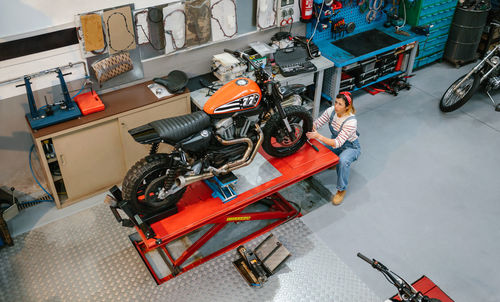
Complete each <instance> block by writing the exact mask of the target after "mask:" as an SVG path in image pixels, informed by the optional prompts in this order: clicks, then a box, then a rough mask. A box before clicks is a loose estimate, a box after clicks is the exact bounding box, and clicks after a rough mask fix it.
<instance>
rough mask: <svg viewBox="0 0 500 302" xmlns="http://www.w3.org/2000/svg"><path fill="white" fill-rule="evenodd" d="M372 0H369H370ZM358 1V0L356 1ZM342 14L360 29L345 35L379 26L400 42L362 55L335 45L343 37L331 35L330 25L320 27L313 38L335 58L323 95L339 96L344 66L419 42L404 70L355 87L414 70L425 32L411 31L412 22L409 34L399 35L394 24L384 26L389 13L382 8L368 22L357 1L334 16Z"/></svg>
mask: <svg viewBox="0 0 500 302" xmlns="http://www.w3.org/2000/svg"><path fill="white" fill-rule="evenodd" d="M366 1H369V0H366ZM354 3H356V2H354ZM390 8H391V6H390V5H389V6H386V7H385V8H384V10H386V11H389V10H390ZM338 18H344V20H345V23H346V24H347V23H349V22H355V23H356V29H355V30H354V32H352V33H351V34H346V35H344V36H343V37H342V38H345V37H349V36H353V35H356V34H359V33H361V32H364V31H368V30H372V29H378V30H380V31H382V32H384V33H386V34H388V35H390V36H391V37H394V38H396V39H398V40H400V42H398V43H395V44H392V45H390V46H387V47H384V48H381V49H378V50H376V51H372V52H370V53H367V54H364V55H362V56H358V57H356V56H354V55H352V54H350V53H348V52H346V51H345V50H343V49H341V48H339V47H337V46H335V45H333V44H332V42H334V41H338V40H340V39H342V38H340V39H339V38H336V37H334V36H332V35H331V32H330V28H328V29H326V30H323V31H318V30H317V31H316V33H315V34H314V37H313V42H314V43H315V44H316V45H317V46H318V47H319V49H320V51H321V54H322V55H323V56H324V57H326V58H327V59H329V60H330V61H332V62H333V63H334V67H333V70H330V71H329V70H327V71H326V72H325V79H324V83H323V91H322V96H323V97H324V98H326V99H327V100H331V99H332V98H333V97H334V96H336V95H337V94H338V93H339V88H340V79H341V74H342V67H344V66H348V65H350V64H352V63H356V62H360V61H363V60H366V59H369V58H372V57H374V56H376V55H379V54H382V53H385V52H388V51H391V50H394V49H397V48H399V47H402V46H405V45H408V44H411V43H415V47H414V48H413V49H412V51H411V53H410V58H409V60H408V63H407V65H406V66H404V67H403V68H402V69H403V70H404V71H396V72H393V73H390V74H388V75H385V76H382V77H379V78H378V79H377V80H375V81H373V82H370V83H368V84H366V85H364V86H362V87H356V88H354V89H353V90H352V91H356V90H359V89H362V88H364V87H367V86H370V85H373V84H375V83H378V82H380V81H384V80H386V79H389V78H392V77H395V76H398V75H401V74H403V73H405V74H407V75H409V74H410V73H411V72H412V71H413V63H414V61H415V56H416V52H417V49H418V43H419V42H422V41H425V38H426V37H425V36H422V35H417V34H415V33H413V32H411V31H410V26H408V25H406V26H405V27H403V28H402V30H404V31H406V32H407V33H409V34H410V35H409V36H404V35H399V34H396V32H395V29H394V27H389V28H386V27H384V26H383V24H384V23H385V21H386V19H387V17H386V14H385V13H382V12H380V13H379V15H378V17H377V18H376V19H375V20H374V21H372V22H370V23H368V22H366V20H365V14H363V13H361V12H360V11H359V9H358V7H357V6H356V5H353V6H346V7H344V8H342V9H340V10H339V11H338V12H337V13H336V15H335V17H334V18H333V19H334V20H335V19H338ZM315 21H316V20H315V19H313V22H311V23H309V24H308V25H307V32H306V36H307V37H308V38H310V37H311V36H312V33H313V32H314V28H315V26H316V22H315Z"/></svg>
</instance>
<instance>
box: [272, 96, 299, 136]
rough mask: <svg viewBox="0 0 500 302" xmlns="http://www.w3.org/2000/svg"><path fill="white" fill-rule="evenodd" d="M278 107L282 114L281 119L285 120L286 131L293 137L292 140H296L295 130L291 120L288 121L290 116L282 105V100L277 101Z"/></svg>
mask: <svg viewBox="0 0 500 302" xmlns="http://www.w3.org/2000/svg"><path fill="white" fill-rule="evenodd" d="M276 109H277V110H278V114H279V115H280V118H281V120H282V121H283V124H284V125H285V129H286V132H287V134H288V136H289V137H290V138H291V140H292V141H293V140H295V131H294V130H293V129H292V126H290V122H289V121H288V117H287V116H286V113H285V110H284V109H283V107H282V106H281V102H279V103H278V102H276Z"/></svg>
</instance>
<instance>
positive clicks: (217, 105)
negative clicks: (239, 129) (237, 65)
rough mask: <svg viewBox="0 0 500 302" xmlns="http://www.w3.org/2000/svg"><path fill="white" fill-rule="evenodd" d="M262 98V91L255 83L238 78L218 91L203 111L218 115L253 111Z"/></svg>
mask: <svg viewBox="0 0 500 302" xmlns="http://www.w3.org/2000/svg"><path fill="white" fill-rule="evenodd" d="M261 98H262V91H261V90H260V87H259V85H257V83H255V81H252V80H250V79H248V78H237V79H234V80H232V81H231V82H229V83H227V84H226V85H224V86H222V87H221V88H220V89H219V90H217V91H216V92H215V93H214V94H213V95H212V96H211V97H210V98H209V99H208V101H207V102H206V103H205V106H203V111H205V112H206V113H208V114H210V115H217V114H227V113H231V112H236V111H242V110H248V109H253V108H255V107H257V106H258V105H259V103H260V100H261Z"/></svg>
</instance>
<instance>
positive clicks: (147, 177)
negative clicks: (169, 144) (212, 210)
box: [122, 154, 186, 214]
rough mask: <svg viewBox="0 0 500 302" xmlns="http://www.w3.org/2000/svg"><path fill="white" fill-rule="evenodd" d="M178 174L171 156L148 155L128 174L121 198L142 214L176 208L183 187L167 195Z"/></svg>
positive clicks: (182, 192)
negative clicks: (129, 202)
mask: <svg viewBox="0 0 500 302" xmlns="http://www.w3.org/2000/svg"><path fill="white" fill-rule="evenodd" d="M180 174H181V172H180V171H179V169H176V166H175V164H174V160H173V159H172V157H171V156H170V155H168V154H154V155H150V156H147V157H146V158H143V159H141V160H140V161H138V162H137V163H135V165H134V166H132V168H130V170H129V171H128V172H127V175H126V176H125V179H124V180H123V187H122V191H123V198H124V199H125V200H129V201H131V202H132V204H133V205H134V206H135V207H136V209H137V210H138V211H140V212H141V213H143V214H152V213H156V212H160V211H162V210H164V209H167V208H169V207H171V206H173V205H175V204H176V203H177V201H179V199H181V197H182V195H183V194H184V192H185V191H186V188H183V189H181V190H179V191H177V192H175V193H173V194H170V195H169V194H168V190H169V189H171V188H172V186H173V185H174V183H175V178H176V177H177V176H179V175H180Z"/></svg>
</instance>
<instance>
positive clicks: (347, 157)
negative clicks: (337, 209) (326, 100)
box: [328, 111, 361, 191]
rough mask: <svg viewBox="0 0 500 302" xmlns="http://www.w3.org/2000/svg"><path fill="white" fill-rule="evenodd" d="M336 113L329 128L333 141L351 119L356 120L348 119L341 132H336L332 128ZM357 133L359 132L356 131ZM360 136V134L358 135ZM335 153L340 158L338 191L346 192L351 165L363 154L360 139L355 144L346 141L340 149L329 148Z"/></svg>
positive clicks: (333, 113)
mask: <svg viewBox="0 0 500 302" xmlns="http://www.w3.org/2000/svg"><path fill="white" fill-rule="evenodd" d="M335 114H336V113H335V111H333V112H332V115H331V116H330V120H329V122H328V127H329V128H330V132H331V133H332V139H335V138H337V136H338V135H339V132H340V131H342V127H343V126H344V123H345V122H347V121H348V120H349V119H353V118H355V117H354V116H351V117H348V118H347V119H346V120H345V121H344V122H343V123H342V124H341V125H340V128H339V131H335V129H333V126H332V121H333V117H334V115H335ZM356 133H358V132H357V130H356ZM358 135H359V134H358ZM328 147H329V149H330V150H332V151H333V153H335V154H337V156H338V157H339V163H338V164H337V167H336V170H337V190H338V191H344V190H345V189H346V188H347V183H348V181H349V173H350V167H351V163H352V162H354V161H355V160H357V159H358V157H359V154H360V153H361V146H360V145H359V139H356V140H355V141H354V142H350V141H348V140H346V141H345V142H344V144H343V145H342V146H340V147H338V148H335V149H334V148H333V147H332V146H328Z"/></svg>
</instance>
